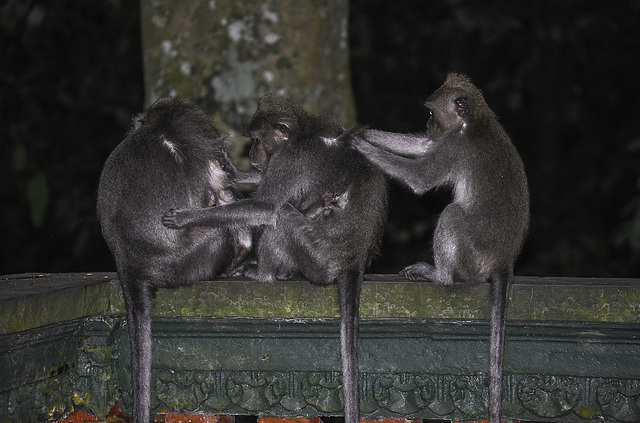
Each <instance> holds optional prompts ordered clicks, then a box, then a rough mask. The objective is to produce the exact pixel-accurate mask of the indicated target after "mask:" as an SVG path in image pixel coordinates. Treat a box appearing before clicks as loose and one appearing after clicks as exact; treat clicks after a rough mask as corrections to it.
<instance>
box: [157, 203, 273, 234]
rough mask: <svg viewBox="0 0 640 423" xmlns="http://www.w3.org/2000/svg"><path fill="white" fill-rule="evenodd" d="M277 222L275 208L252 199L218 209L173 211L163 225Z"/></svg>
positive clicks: (261, 223) (185, 225)
mask: <svg viewBox="0 0 640 423" xmlns="http://www.w3.org/2000/svg"><path fill="white" fill-rule="evenodd" d="M275 222H276V213H275V206H274V205H273V204H270V203H266V202H262V201H257V200H255V199H252V198H251V199H246V200H240V201H236V202H235V203H231V204H226V205H224V206H217V207H208V208H193V209H171V210H169V211H168V212H167V213H165V215H164V216H162V224H163V225H164V226H166V227H168V228H172V229H178V228H188V227H192V226H218V225H243V226H249V227H252V226H260V225H274V224H275Z"/></svg>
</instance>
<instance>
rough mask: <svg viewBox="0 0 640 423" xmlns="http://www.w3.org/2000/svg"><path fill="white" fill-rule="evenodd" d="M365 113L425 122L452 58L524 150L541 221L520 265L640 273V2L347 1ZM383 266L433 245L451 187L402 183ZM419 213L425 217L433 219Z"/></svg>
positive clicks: (381, 124)
mask: <svg viewBox="0 0 640 423" xmlns="http://www.w3.org/2000/svg"><path fill="white" fill-rule="evenodd" d="M352 5H353V6H352V31H351V36H352V74H353V75H354V88H355V93H356V102H357V105H358V111H359V120H360V122H361V123H364V124H368V125H371V126H373V127H375V128H378V129H385V130H392V131H408V132H412V131H420V130H422V129H423V128H424V125H425V124H426V121H427V118H428V116H427V114H426V113H425V111H424V109H423V108H422V107H421V103H422V101H423V100H424V99H425V98H426V97H427V96H428V95H429V94H430V93H431V92H432V91H433V90H434V89H436V88H437V87H438V86H440V84H441V83H442V81H443V80H444V77H445V75H446V73H447V72H449V71H458V72H463V73H466V74H468V75H470V76H471V78H472V79H473V81H474V83H475V84H476V85H477V86H479V87H481V88H482V89H483V92H484V94H485V97H486V98H487V101H488V103H489V105H490V106H491V108H492V109H493V110H494V111H495V112H496V113H497V114H498V116H499V117H500V119H501V122H502V124H503V125H504V126H505V128H506V129H507V131H508V132H509V134H510V135H511V138H512V139H513V141H514V143H515V144H516V147H517V148H518V150H519V151H520V154H521V155H522V156H523V160H524V162H525V165H526V167H527V173H528V177H529V180H530V186H531V200H532V201H531V204H532V226H531V232H530V236H529V240H528V242H527V244H526V247H525V252H524V254H523V256H522V258H521V260H520V262H519V265H518V266H516V273H518V274H533V275H571V276H638V274H639V271H640V260H639V257H640V195H639V194H640V190H639V188H640V154H639V153H640V151H639V150H640V120H639V119H638V111H640V96H639V95H638V93H640V78H638V74H639V72H640V65H639V63H640V62H638V60H636V58H637V56H638V53H637V52H638V51H640V2H639V1H620V2H599V1H578V0H574V1H564V2H551V1H536V2H527V1H514V2H502V1H485V2H478V1H461V0H449V1H444V2H423V1H420V0H413V1H402V2H388V1H384V0H373V1H372V0H354V1H353V2H352ZM393 195H394V196H393V197H392V198H391V203H390V204H391V205H392V210H391V219H390V225H389V230H388V231H387V240H386V248H385V249H384V250H383V255H384V256H385V258H386V259H387V260H385V261H383V262H379V263H378V264H379V266H381V268H383V269H384V270H385V271H387V270H388V269H389V268H388V267H386V266H387V265H388V264H389V265H391V266H392V267H391V269H390V270H395V269H398V268H400V267H401V266H403V265H404V264H406V263H412V262H414V261H415V260H416V259H419V258H420V257H421V256H424V254H425V253H429V254H430V252H428V251H427V248H428V247H427V246H426V245H427V244H428V242H429V239H430V237H431V231H432V230H433V222H434V220H435V217H436V216H437V214H438V213H439V211H440V210H441V208H442V203H443V202H446V201H448V197H447V195H446V193H445V194H442V193H441V194H439V195H438V194H436V195H427V196H425V197H423V198H421V199H416V198H415V197H413V196H412V195H408V194H407V193H406V191H405V190H403V189H399V188H397V189H396V190H394V193H393ZM424 216H427V220H426V221H425V219H424Z"/></svg>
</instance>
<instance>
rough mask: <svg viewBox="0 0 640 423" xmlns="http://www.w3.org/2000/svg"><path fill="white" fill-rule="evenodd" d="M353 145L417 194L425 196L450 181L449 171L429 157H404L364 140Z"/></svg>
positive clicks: (358, 140) (359, 140)
mask: <svg viewBox="0 0 640 423" xmlns="http://www.w3.org/2000/svg"><path fill="white" fill-rule="evenodd" d="M353 145H354V147H355V148H356V150H358V151H359V152H360V153H362V154H363V155H364V156H365V157H366V158H367V159H368V160H369V161H370V162H371V163H373V164H374V165H376V166H377V167H378V168H380V169H381V170H382V171H383V172H384V173H385V174H386V175H388V176H390V177H391V178H393V179H396V180H398V181H401V182H404V183H405V184H406V185H407V186H408V187H409V188H411V190H413V192H415V193H416V194H424V193H425V192H427V191H429V190H430V189H432V188H435V187H437V186H439V185H442V184H443V183H446V182H447V180H448V173H449V169H441V166H438V163H437V160H430V158H429V155H426V156H422V157H419V158H416V157H403V156H399V155H397V154H394V153H392V152H391V151H388V150H386V149H384V148H382V147H377V146H375V145H372V144H371V143H369V142H367V141H365V140H363V139H354V141H353Z"/></svg>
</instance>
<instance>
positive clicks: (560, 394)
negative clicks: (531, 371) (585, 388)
mask: <svg viewBox="0 0 640 423" xmlns="http://www.w3.org/2000/svg"><path fill="white" fill-rule="evenodd" d="M580 396H581V392H580V385H579V384H578V383H577V382H576V380H575V378H571V377H556V376H528V377H525V378H524V379H523V380H521V381H520V384H519V386H518V398H519V399H520V401H522V404H523V406H524V407H525V408H526V409H528V410H531V411H532V412H533V413H534V414H535V415H537V416H540V417H559V416H563V415H565V414H568V413H569V412H571V411H572V410H573V409H574V408H575V407H576V406H577V405H578V402H579V401H580Z"/></svg>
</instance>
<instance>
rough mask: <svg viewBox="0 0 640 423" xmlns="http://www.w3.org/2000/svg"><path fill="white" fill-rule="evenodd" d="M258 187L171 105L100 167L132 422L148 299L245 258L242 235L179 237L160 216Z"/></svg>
mask: <svg viewBox="0 0 640 423" xmlns="http://www.w3.org/2000/svg"><path fill="white" fill-rule="evenodd" d="M258 176H259V175H258ZM258 179H259V178H257V177H256V175H255V173H252V172H246V173H244V172H239V171H238V170H237V169H236V167H235V166H234V164H233V162H232V161H231V160H230V159H229V157H228V155H227V153H226V151H225V138H224V137H222V136H220V133H219V132H218V131H217V129H216V128H215V127H214V125H213V123H212V121H211V118H210V117H209V116H207V115H206V114H205V113H204V112H202V111H200V110H199V109H197V108H196V107H195V106H194V105H192V104H190V103H188V102H186V101H181V100H176V99H171V98H164V99H160V100H158V101H157V102H156V103H154V104H153V105H152V106H151V107H150V108H149V109H147V110H146V111H145V112H144V113H142V114H141V115H139V116H137V117H136V118H134V122H133V128H132V130H131V132H130V133H129V134H128V135H127V137H126V138H125V139H124V141H122V142H121V143H120V144H119V145H118V146H117V147H116V148H115V149H114V151H113V152H112V153H111V155H110V156H109V158H108V159H107V161H106V162H105V165H104V168H103V170H102V174H101V176H100V183H99V187H98V204H97V212H98V219H99V220H100V226H101V228H102V234H103V236H104V239H105V241H106V242H107V245H108V246H109V249H110V250H111V253H112V254H113V257H114V259H115V261H116V267H117V271H118V277H119V279H120V284H121V285H122V290H123V293H124V300H125V306H126V310H127V324H128V326H129V341H130V344H131V371H132V377H131V380H132V386H133V413H132V417H133V422H134V423H142V422H144V423H147V422H149V419H150V400H151V304H152V297H153V293H154V291H155V290H156V289H158V288H160V287H166V286H176V285H181V284H188V283H193V282H196V281H201V280H207V279H211V278H213V277H214V276H217V275H220V274H222V273H225V272H228V271H230V270H231V269H232V268H233V267H234V266H235V265H236V264H238V263H239V262H241V261H242V260H243V259H244V257H246V255H247V254H248V252H249V251H250V250H251V242H252V238H251V233H250V231H249V230H248V229H247V228H243V227H233V228H232V227H229V226H223V225H218V226H216V227H207V228H205V227H202V228H192V229H185V230H179V231H176V230H171V229H168V228H166V227H164V226H163V225H162V223H161V222H160V216H161V215H162V213H164V211H166V210H167V209H168V208H170V207H174V206H175V205H177V204H178V205H181V206H182V207H211V206H221V205H224V204H229V203H233V202H234V201H236V199H237V197H238V191H237V190H236V185H235V184H236V182H238V183H239V182H245V183H252V182H257V180H258ZM317 207H318V208H322V207H324V205H323V204H318V205H317ZM213 208H215V207H213Z"/></svg>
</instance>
